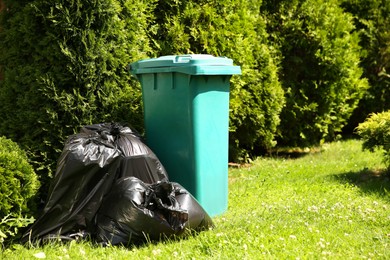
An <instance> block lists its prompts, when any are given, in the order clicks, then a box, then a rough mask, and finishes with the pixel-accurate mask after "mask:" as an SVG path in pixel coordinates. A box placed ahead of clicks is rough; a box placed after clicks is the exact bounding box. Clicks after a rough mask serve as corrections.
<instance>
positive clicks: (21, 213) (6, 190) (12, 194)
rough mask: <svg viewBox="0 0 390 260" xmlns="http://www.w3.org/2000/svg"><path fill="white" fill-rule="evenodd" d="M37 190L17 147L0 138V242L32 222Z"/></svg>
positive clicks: (31, 174) (24, 157)
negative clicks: (33, 200)
mask: <svg viewBox="0 0 390 260" xmlns="http://www.w3.org/2000/svg"><path fill="white" fill-rule="evenodd" d="M38 188H39V182H38V178H37V175H36V174H35V172H34V170H33V168H32V166H31V165H30V164H29V163H28V159H27V156H26V154H25V152H24V151H22V150H21V149H20V148H19V146H18V145H17V144H16V143H14V142H12V141H11V140H9V139H6V138H5V137H0V242H4V240H5V239H11V238H13V237H15V236H16V235H17V234H18V231H19V228H21V227H24V226H27V225H28V224H30V223H31V222H32V220H33V218H31V216H32V214H33V211H34V210H33V209H34V204H33V203H32V198H33V197H34V195H35V194H36V192H37V190H38Z"/></svg>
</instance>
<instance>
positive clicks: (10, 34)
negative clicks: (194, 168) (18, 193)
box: [0, 0, 153, 199]
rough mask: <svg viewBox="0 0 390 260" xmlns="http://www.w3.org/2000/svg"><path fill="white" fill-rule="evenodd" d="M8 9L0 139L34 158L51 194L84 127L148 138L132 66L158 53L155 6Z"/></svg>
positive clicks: (1, 48) (23, 4)
mask: <svg viewBox="0 0 390 260" xmlns="http://www.w3.org/2000/svg"><path fill="white" fill-rule="evenodd" d="M4 3H5V6H6V8H5V9H3V10H2V12H1V20H0V24H1V30H0V67H1V69H2V75H3V79H2V80H1V81H0V103H1V110H0V118H1V120H0V134H2V135H5V136H7V137H8V138H10V139H12V140H14V141H16V142H17V143H18V144H19V145H20V146H21V147H22V148H23V149H25V150H26V151H28V152H29V153H30V154H31V157H30V158H31V159H32V162H33V163H34V164H33V165H34V167H35V169H36V171H37V173H38V174H39V175H40V177H41V179H42V192H43V193H45V192H46V191H47V190H48V186H49V181H50V176H51V173H52V172H54V170H55V167H56V161H57V158H58V157H59V155H60V153H61V150H62V148H63V143H64V141H65V139H66V138H67V137H68V136H69V135H71V134H74V133H75V132H78V130H79V128H80V127H81V126H83V125H88V124H93V123H101V122H110V121H121V122H123V123H128V124H131V125H133V126H134V127H135V128H138V129H139V131H141V132H142V126H143V125H142V110H141V108H142V106H141V92H140V86H139V84H138V82H137V81H136V80H135V79H133V78H131V76H130V74H129V72H128V64H129V63H131V62H133V61H136V60H139V59H142V58H145V57H147V56H149V55H150V52H151V51H152V49H151V48H150V47H149V37H148V35H147V28H148V24H149V23H150V21H151V20H152V18H153V15H152V10H153V1H147V2H144V1H137V0H87V1H84V0H65V1H62V0H61V1H60V0H53V1H44V0H33V1H26V0H20V1H10V0H4ZM140 128H141V129H140ZM42 199H46V197H45V194H42Z"/></svg>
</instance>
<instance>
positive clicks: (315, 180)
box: [1, 140, 390, 259]
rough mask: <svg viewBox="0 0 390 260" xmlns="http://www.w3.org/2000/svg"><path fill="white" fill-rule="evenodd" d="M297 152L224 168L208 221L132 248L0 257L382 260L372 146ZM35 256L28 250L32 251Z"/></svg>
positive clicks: (385, 190)
mask: <svg viewBox="0 0 390 260" xmlns="http://www.w3.org/2000/svg"><path fill="white" fill-rule="evenodd" d="M300 155H302V156H299V157H297V158H290V159H289V158H286V157H281V156H279V157H277V156H275V158H259V159H257V160H256V161H255V162H254V163H253V164H252V165H251V166H250V167H245V168H244V167H243V168H238V169H230V170H229V209H228V211H227V212H226V213H225V214H223V215H221V216H218V217H215V218H214V221H215V224H216V227H215V228H214V229H213V230H209V231H205V232H201V233H200V234H197V235H194V236H190V237H188V238H185V239H183V238H182V239H177V240H169V241H164V242H160V243H149V244H145V245H143V246H138V247H131V248H125V247H106V248H103V247H99V246H96V245H93V244H92V243H89V242H78V243H77V242H71V243H67V244H60V243H54V244H49V245H44V246H35V247H31V248H26V247H23V246H21V245H13V246H12V247H11V248H8V249H5V250H3V251H2V253H1V257H2V258H3V259H38V258H39V257H43V256H45V257H46V259H88V258H89V259H390V180H389V177H387V176H386V175H383V174H382V175H381V174H380V173H381V170H383V168H384V166H383V164H382V163H381V161H382V157H381V154H380V153H379V152H376V153H369V152H363V151H362V149H361V142H359V141H356V140H350V141H342V142H335V143H331V144H326V145H324V147H323V149H322V150H321V151H320V152H316V153H308V154H300ZM34 255H35V256H34Z"/></svg>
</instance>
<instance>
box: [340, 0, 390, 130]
mask: <svg viewBox="0 0 390 260" xmlns="http://www.w3.org/2000/svg"><path fill="white" fill-rule="evenodd" d="M341 2H342V7H343V8H344V10H345V11H347V12H349V13H351V14H352V15H353V16H354V23H355V25H356V28H355V30H356V32H358V33H359V38H360V45H361V46H362V49H363V51H362V53H363V59H362V62H361V67H362V68H363V75H364V77H366V78H367V79H368V81H369V84H370V88H369V89H368V91H367V92H366V93H365V94H364V96H363V98H362V100H361V101H360V102H359V105H358V107H357V109H356V110H355V111H354V113H353V114H352V116H351V118H350V120H349V122H348V126H347V127H346V128H345V131H346V132H347V133H348V132H352V131H353V129H354V128H355V127H356V126H358V124H359V123H362V122H363V121H364V120H365V119H366V117H367V116H368V115H369V114H371V113H378V112H383V111H386V110H389V109H390V102H389V100H390V30H389V28H390V15H389V14H390V1H387V0H342V1H341Z"/></svg>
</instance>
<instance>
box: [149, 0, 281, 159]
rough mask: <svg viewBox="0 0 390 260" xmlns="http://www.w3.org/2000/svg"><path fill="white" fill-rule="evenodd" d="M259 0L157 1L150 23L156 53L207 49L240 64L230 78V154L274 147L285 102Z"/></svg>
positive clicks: (244, 154) (238, 156)
mask: <svg viewBox="0 0 390 260" xmlns="http://www.w3.org/2000/svg"><path fill="white" fill-rule="evenodd" d="M260 5H261V1H260V0H251V1H240V0H223V1H221V0H218V1H217V0H208V1H206V0H201V1H196V2H194V1H169V0H168V1H159V2H158V5H157V7H156V12H155V17H156V24H155V25H156V27H154V28H155V29H156V30H155V35H154V38H155V39H156V44H157V46H158V54H159V55H168V54H187V53H197V54H199V53H205V54H212V55H214V56H226V57H228V58H231V59H233V61H234V63H235V64H236V65H239V66H241V69H242V75H238V76H233V77H232V79H231V92H230V94H231V99H230V137H229V138H230V152H229V154H230V160H234V161H243V160H246V159H248V158H249V156H250V155H252V154H253V153H256V152H258V151H259V150H264V149H268V148H271V147H273V146H274V145H275V144H276V143H275V139H274V136H275V133H276V130H277V126H278V124H279V122H280V120H279V114H280V111H281V109H282V107H283V105H284V97H283V90H282V88H281V85H280V83H279V81H278V75H277V70H278V68H277V64H276V63H275V61H274V58H273V51H272V50H271V49H270V48H269V47H268V45H269V43H268V40H267V38H268V35H267V32H266V30H265V29H266V26H265V21H264V19H263V17H262V16H261V14H260Z"/></svg>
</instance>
